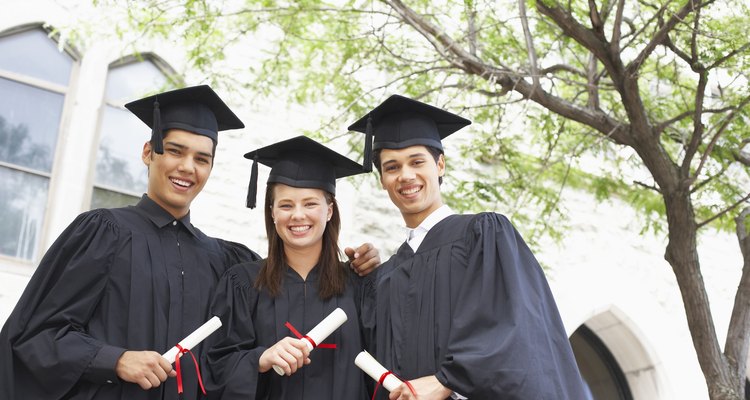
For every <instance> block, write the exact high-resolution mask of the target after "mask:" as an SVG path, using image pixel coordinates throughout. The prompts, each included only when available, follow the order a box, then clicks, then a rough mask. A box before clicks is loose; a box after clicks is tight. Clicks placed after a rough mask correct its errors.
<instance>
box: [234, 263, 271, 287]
mask: <svg viewBox="0 0 750 400" xmlns="http://www.w3.org/2000/svg"><path fill="white" fill-rule="evenodd" d="M264 262H265V260H255V261H247V262H242V263H239V264H234V265H233V266H231V267H230V268H229V269H228V270H227V272H226V275H225V278H226V279H227V280H229V281H230V282H231V283H232V285H233V286H234V287H235V288H240V289H245V290H247V289H250V288H253V285H254V284H255V280H256V279H257V278H258V274H259V273H260V269H261V267H262V266H263V263H264Z"/></svg>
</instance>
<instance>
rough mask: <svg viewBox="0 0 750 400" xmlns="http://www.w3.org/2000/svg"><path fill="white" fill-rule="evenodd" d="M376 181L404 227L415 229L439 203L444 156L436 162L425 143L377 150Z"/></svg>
mask: <svg viewBox="0 0 750 400" xmlns="http://www.w3.org/2000/svg"><path fill="white" fill-rule="evenodd" d="M380 167H381V174H380V183H381V184H382V185H383V189H385V190H387V191H388V196H389V197H390V198H391V201H392V202H393V204H395V205H396V207H398V209H399V210H400V211H401V215H402V216H403V217H404V222H406V226H408V227H410V228H416V227H417V226H419V224H420V223H422V221H423V220H424V219H425V218H427V216H428V215H430V214H431V213H432V212H433V211H435V210H437V209H438V208H440V206H442V205H443V200H442V198H441V197H440V183H439V182H438V179H439V177H441V176H443V174H444V173H445V158H444V157H443V155H442V154H441V155H440V158H439V159H438V161H437V163H436V162H435V159H434V158H433V157H432V155H431V154H430V152H429V151H428V150H427V148H426V147H425V146H411V147H407V148H405V149H398V150H392V149H383V150H381V151H380Z"/></svg>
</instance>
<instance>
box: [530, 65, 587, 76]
mask: <svg viewBox="0 0 750 400" xmlns="http://www.w3.org/2000/svg"><path fill="white" fill-rule="evenodd" d="M560 71H566V72H570V73H571V74H574V75H578V76H580V77H582V78H585V77H586V73H585V72H583V71H581V70H579V69H576V68H573V67H571V66H570V65H567V64H555V65H552V66H549V67H547V68H542V69H540V70H539V76H544V75H547V74H554V73H555V72H560Z"/></svg>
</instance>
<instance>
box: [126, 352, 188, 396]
mask: <svg viewBox="0 0 750 400" xmlns="http://www.w3.org/2000/svg"><path fill="white" fill-rule="evenodd" d="M115 373H116V374H117V377H118V378H120V379H121V380H123V381H125V382H131V383H137V384H138V385H139V386H140V387H141V388H142V389H143V390H148V389H151V388H155V387H158V386H159V385H161V383H162V382H164V381H166V380H167V377H175V376H177V373H176V372H175V371H173V370H172V364H170V363H169V361H167V360H165V359H164V358H163V357H162V356H161V354H159V353H157V352H155V351H126V352H124V353H122V355H121V356H120V358H119V359H118V360H117V364H116V365H115Z"/></svg>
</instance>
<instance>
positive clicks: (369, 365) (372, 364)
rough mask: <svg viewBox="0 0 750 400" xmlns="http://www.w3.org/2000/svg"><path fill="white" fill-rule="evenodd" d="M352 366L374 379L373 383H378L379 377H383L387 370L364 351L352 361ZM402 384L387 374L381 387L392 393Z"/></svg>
mask: <svg viewBox="0 0 750 400" xmlns="http://www.w3.org/2000/svg"><path fill="white" fill-rule="evenodd" d="M354 364H355V365H356V366H358V367H359V368H360V369H361V370H362V371H365V373H366V374H367V375H370V377H372V379H375V382H378V381H380V377H381V376H383V374H384V373H386V372H388V370H387V369H385V367H384V366H382V365H381V364H380V363H379V362H378V360H376V359H375V357H373V356H371V355H370V353H368V352H366V351H363V352H360V353H359V354H357V358H355V359H354ZM402 383H403V382H401V380H400V379H398V378H396V377H395V376H393V374H388V376H386V377H385V379H384V380H383V387H384V388H386V390H388V391H389V392H392V391H393V389H396V388H397V387H399V386H401V384H402Z"/></svg>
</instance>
